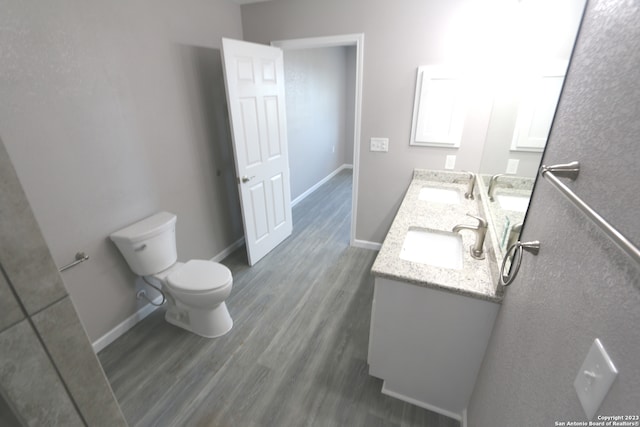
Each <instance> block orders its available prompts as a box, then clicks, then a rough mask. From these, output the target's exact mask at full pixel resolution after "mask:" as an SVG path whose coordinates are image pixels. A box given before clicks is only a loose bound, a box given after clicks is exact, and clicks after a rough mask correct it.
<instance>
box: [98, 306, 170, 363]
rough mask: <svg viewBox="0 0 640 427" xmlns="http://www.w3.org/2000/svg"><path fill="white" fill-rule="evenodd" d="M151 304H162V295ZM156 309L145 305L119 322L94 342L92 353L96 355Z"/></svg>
mask: <svg viewBox="0 0 640 427" xmlns="http://www.w3.org/2000/svg"><path fill="white" fill-rule="evenodd" d="M153 302H154V303H155V304H160V303H161V302H162V295H158V297H157V298H156V299H154V300H153ZM156 308H158V307H156V306H154V305H152V304H147V305H145V306H144V307H142V308H141V309H140V310H138V311H136V312H135V313H133V314H132V315H131V316H129V317H127V318H126V319H125V320H124V321H122V322H120V323H119V324H118V326H116V327H115V328H113V329H111V330H110V331H109V332H107V333H106V334H104V335H103V336H101V337H100V338H98V339H97V340H95V341H94V342H93V344H92V346H93V351H94V352H95V353H96V354H97V353H98V352H99V351H100V350H102V349H103V348H105V347H106V346H108V345H109V344H111V343H112V342H114V341H115V340H117V339H118V338H120V337H121V336H122V335H124V333H125V332H127V331H128V330H129V329H131V328H133V327H134V326H135V325H137V324H138V322H140V321H141V320H142V319H144V318H145V317H147V316H148V315H150V314H151V313H153V312H154V311H155V310H156Z"/></svg>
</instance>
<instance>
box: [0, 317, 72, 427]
mask: <svg viewBox="0 0 640 427" xmlns="http://www.w3.org/2000/svg"><path fill="white" fill-rule="evenodd" d="M0 388H2V389H3V391H4V393H5V395H6V397H7V398H8V399H9V401H10V402H11V403H12V404H13V408H14V409H15V411H16V412H17V413H18V415H19V416H20V417H21V418H22V420H24V422H25V423H26V424H27V425H28V426H44V425H46V426H60V427H62V426H64V427H74V426H78V427H81V426H84V423H83V422H82V420H81V419H80V416H79V415H78V413H77V411H76V410H75V408H74V407H73V403H72V402H71V399H70V397H69V395H68V394H67V392H66V390H65V389H64V386H63V385H62V382H61V381H60V378H59V377H58V374H57V372H56V371H55V369H54V367H53V365H52V364H51V361H50V360H49V358H48V357H47V354H46V353H45V351H44V349H43V348H42V346H41V344H40V341H38V338H37V337H36V334H35V332H34V331H33V329H32V328H31V325H30V324H29V322H28V321H27V320H23V321H22V322H20V323H18V324H16V325H15V326H13V327H11V328H9V329H7V330H6V331H4V332H2V333H0Z"/></svg>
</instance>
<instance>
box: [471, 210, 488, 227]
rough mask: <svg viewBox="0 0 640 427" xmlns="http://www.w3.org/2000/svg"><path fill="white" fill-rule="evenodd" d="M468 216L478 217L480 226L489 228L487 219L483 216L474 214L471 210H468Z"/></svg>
mask: <svg viewBox="0 0 640 427" xmlns="http://www.w3.org/2000/svg"><path fill="white" fill-rule="evenodd" d="M467 216H470V217H471V218H474V219H477V220H478V227H482V228H487V220H486V219H484V218H482V217H481V216H476V215H473V214H471V213H469V212H467Z"/></svg>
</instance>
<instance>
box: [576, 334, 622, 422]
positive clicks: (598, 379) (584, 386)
mask: <svg viewBox="0 0 640 427" xmlns="http://www.w3.org/2000/svg"><path fill="white" fill-rule="evenodd" d="M617 376H618V370H617V369H616V367H615V366H614V364H613V362H612V361H611V358H610V357H609V355H608V354H607V351H606V350H605V349H604V346H603V345H602V343H601V342H600V340H599V339H597V338H596V339H595V341H593V344H592V345H591V348H590V349H589V353H587V358H586V359H585V360H584V362H583V363H582V366H581V367H580V370H579V371H578V376H576V379H575V381H574V382H573V387H574V388H575V389H576V393H578V398H579V399H580V403H581V404H582V409H584V413H585V414H586V415H587V418H588V419H589V420H591V419H593V416H594V415H595V414H596V412H597V411H598V408H599V407H600V405H601V404H602V401H603V400H604V398H605V396H606V395H607V393H608V392H609V389H610V388H611V385H612V384H613V381H614V380H615V379H616V377H617Z"/></svg>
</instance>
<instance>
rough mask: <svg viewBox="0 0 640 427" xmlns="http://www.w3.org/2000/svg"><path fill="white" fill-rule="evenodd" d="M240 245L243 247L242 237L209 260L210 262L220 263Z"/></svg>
mask: <svg viewBox="0 0 640 427" xmlns="http://www.w3.org/2000/svg"><path fill="white" fill-rule="evenodd" d="M242 245H244V236H242V237H241V238H239V239H238V240H236V241H235V242H233V243H232V244H230V245H229V246H227V247H226V248H225V249H223V250H222V252H220V253H219V254H218V255H216V256H214V257H213V258H211V261H213V262H220V261H222V260H223V259H225V258H226V257H228V256H229V255H231V254H232V253H233V252H235V251H236V250H237V249H238V248H239V247H241V246H242Z"/></svg>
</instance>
